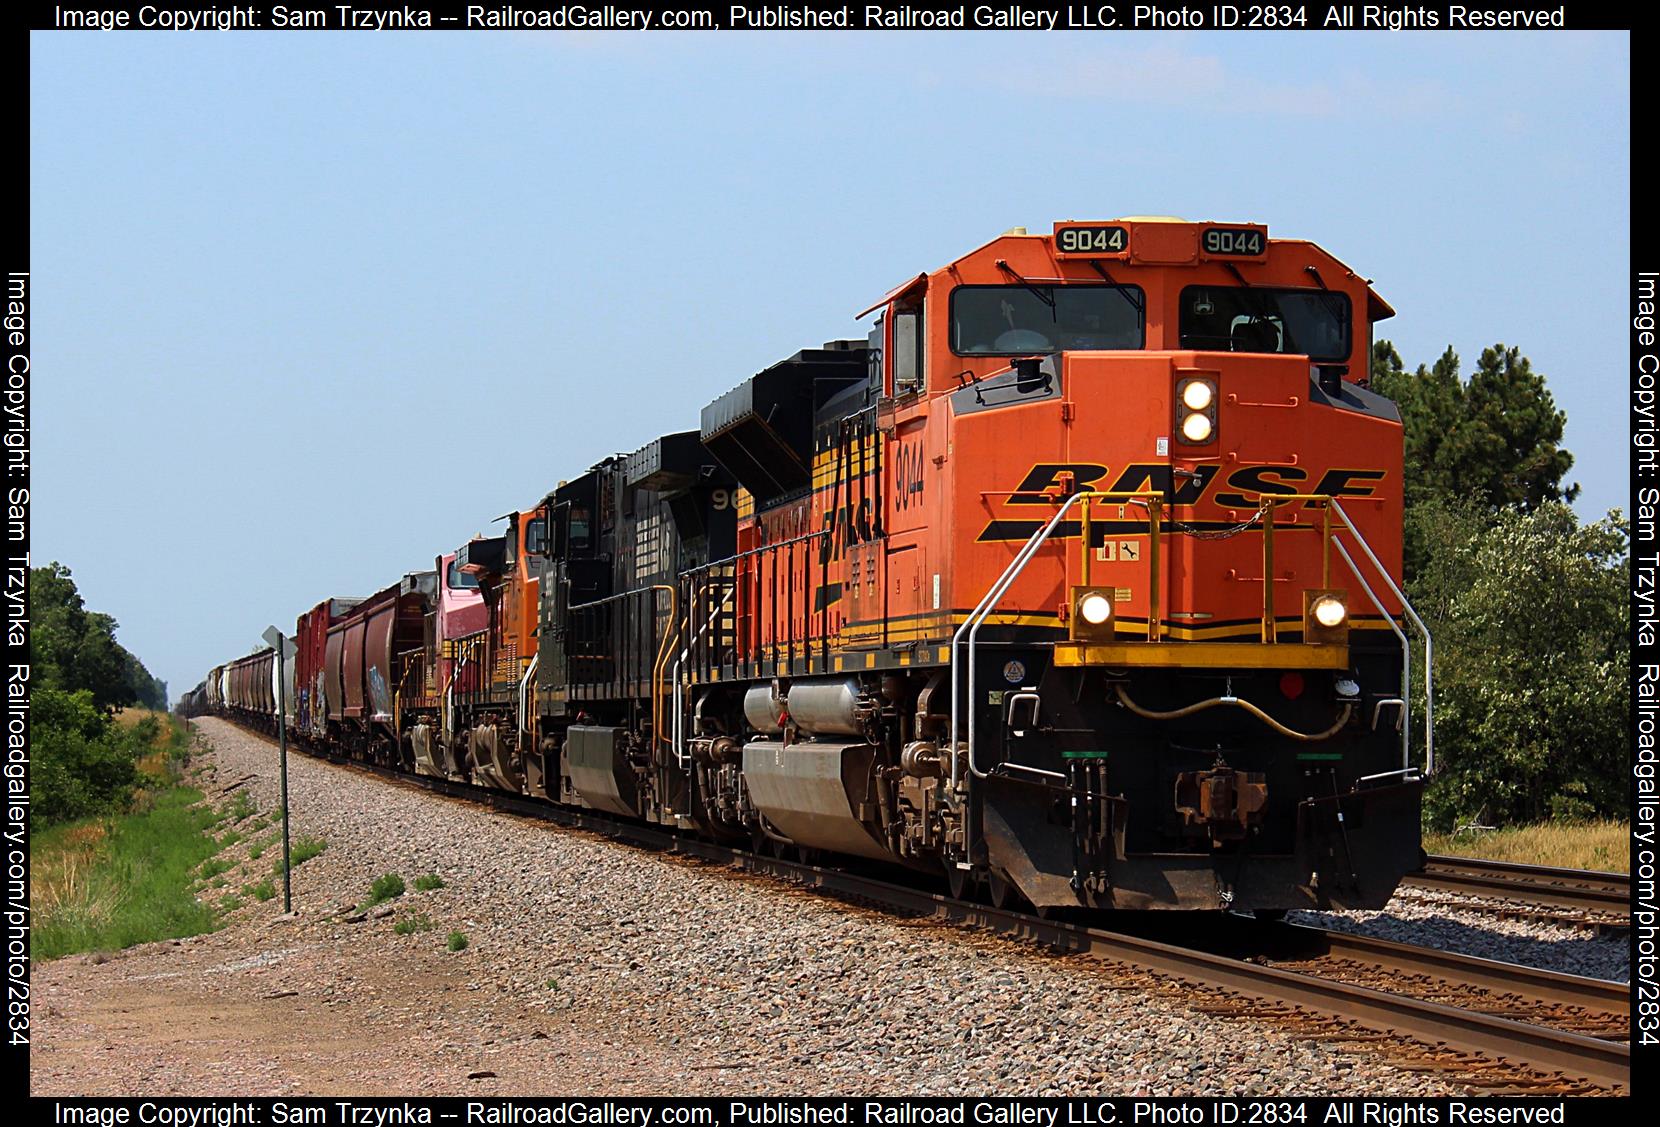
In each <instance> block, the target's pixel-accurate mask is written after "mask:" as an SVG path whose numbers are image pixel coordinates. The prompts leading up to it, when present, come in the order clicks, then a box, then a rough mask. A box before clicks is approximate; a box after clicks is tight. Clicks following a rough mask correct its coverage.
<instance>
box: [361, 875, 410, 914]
mask: <svg viewBox="0 0 1660 1127" xmlns="http://www.w3.org/2000/svg"><path fill="white" fill-rule="evenodd" d="M403 892H404V884H403V878H402V877H400V876H399V875H398V874H397V873H387V874H385V875H384V876H378V877H376V878H375V882H374V883H373V884H371V885H370V886H369V899H367V900H365V901H364V902H363V907H365V908H373V907H374V906H375V905H376V904H384V903H386V902H387V901H388V900H391V899H393V898H394V897H398V896H402V895H403Z"/></svg>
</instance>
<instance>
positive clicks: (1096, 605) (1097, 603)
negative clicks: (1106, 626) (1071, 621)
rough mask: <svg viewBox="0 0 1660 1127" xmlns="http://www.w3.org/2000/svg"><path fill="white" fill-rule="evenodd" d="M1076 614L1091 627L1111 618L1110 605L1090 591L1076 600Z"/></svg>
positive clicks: (1101, 595) (1100, 596) (1102, 596)
mask: <svg viewBox="0 0 1660 1127" xmlns="http://www.w3.org/2000/svg"><path fill="white" fill-rule="evenodd" d="M1078 614H1079V615H1080V616H1081V617H1082V618H1083V620H1084V621H1085V622H1087V623H1089V624H1090V625H1091V626H1099V625H1101V623H1103V622H1105V621H1106V620H1107V619H1109V618H1111V617H1112V603H1111V602H1109V601H1108V599H1107V597H1106V596H1105V595H1103V594H1101V593H1100V592H1098V591H1091V592H1090V593H1089V594H1087V595H1085V596H1084V597H1083V598H1082V599H1079V600H1078Z"/></svg>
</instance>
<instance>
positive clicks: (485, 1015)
mask: <svg viewBox="0 0 1660 1127" xmlns="http://www.w3.org/2000/svg"><path fill="white" fill-rule="evenodd" d="M199 724H200V727H201V730H202V731H203V732H204V734H205V735H207V736H208V737H209V739H210V740H211V741H212V743H213V744H214V747H215V749H216V750H215V756H216V759H217V767H218V771H219V777H220V778H221V779H223V780H226V781H229V780H234V779H236V778H238V777H240V776H241V775H242V774H246V773H257V774H258V776H259V777H258V778H257V779H255V780H253V781H251V782H249V783H248V784H246V785H245V787H244V788H243V789H246V790H249V791H251V792H252V795H253V799H254V801H255V802H256V804H257V805H258V807H259V809H261V810H266V809H269V808H271V807H272V806H273V805H274V804H275V802H276V781H275V777H276V772H275V764H274V756H273V755H272V751H271V748H270V745H269V743H267V742H266V741H264V740H263V739H261V738H258V737H255V736H252V735H249V734H247V733H244V732H240V731H238V730H236V729H234V728H232V727H230V726H229V725H227V724H225V723H223V722H220V721H215V720H205V721H200V722H199ZM290 785H291V789H292V795H293V810H294V834H295V837H296V839H298V838H300V837H303V836H310V837H317V838H324V839H326V840H327V841H328V848H327V849H326V850H325V851H324V852H323V853H321V854H320V855H318V856H317V857H315V858H314V859H312V860H311V861H309V862H307V863H306V864H305V865H303V866H301V867H300V868H298V869H296V870H295V904H296V908H297V913H296V917H295V918H294V919H291V920H278V919H276V918H275V917H276V915H277V913H278V912H279V911H280V907H279V906H278V903H280V902H278V903H266V904H249V905H247V906H245V907H244V908H242V909H239V910H238V911H237V912H236V913H234V914H233V915H232V916H231V917H230V919H229V921H228V926H227V927H226V928H225V929H224V930H222V931H220V932H217V933H214V934H211V935H206V936H201V937H198V938H196V939H194V940H187V941H184V942H183V943H181V944H180V945H177V946H174V945H170V944H159V945H153V946H151V947H148V948H138V949H135V950H133V951H131V952H127V953H124V954H122V955H120V956H118V957H116V958H114V959H112V960H110V961H109V962H106V963H103V964H101V965H95V964H94V963H93V962H92V961H91V960H89V959H83V958H75V959H67V960H62V961H59V962H55V963H50V964H44V965H42V966H40V967H39V968H37V974H38V982H39V986H38V991H39V995H40V997H41V998H42V999H43V1002H44V1005H43V1007H42V1009H43V1016H44V1020H43V1022H42V1027H43V1028H42V1038H41V1043H40V1050H39V1052H38V1053H37V1056H36V1058H35V1066H34V1077H33V1083H34V1087H35V1090H36V1092H41V1093H44V1092H56V1093H65V1094H67V1093H98V1092H111V1093H113V1092H119V1091H129V1092H130V1091H160V1092H178V1093H212V1092H222V1091H230V1090H236V1091H251V1092H261V1093H272V1094H276V1093H301V1092H305V1093H320V1094H321V1093H377V1094H394V1093H403V1092H416V1093H440V1092H443V1093H457V1094H461V1093H466V1094H481V1095H492V1094H514V1093H533V1092H548V1091H555V1092H569V1093H572V1094H582V1093H592V1092H614V1093H629V1094H652V1093H684V1094H691V1095H701V1094H713V1093H717V1092H719V1093H726V1094H736V1093H762V1092H773V1091H781V1090H794V1091H801V1092H807V1093H829V1092H854V1093H863V1092H900V1093H919V1094H950V1093H958V1092H966V1093H983V1092H986V1091H991V1090H997V1091H1005V1092H1011V1093H1014V1092H1032V1093H1045V1092H1052V1093H1082V1092H1152V1093H1169V1094H1193V1095H1198V1094H1215V1093H1237V1094H1274V1093H1283V1092H1288V1091H1318V1092H1344V1091H1365V1092H1367V1093H1369V1094H1370V1093H1382V1094H1393V1095H1422V1094H1442V1093H1463V1092H1468V1091H1471V1090H1472V1089H1471V1086H1470V1085H1469V1084H1468V1083H1467V1082H1465V1081H1464V1080H1462V1079H1461V1078H1460V1075H1459V1074H1458V1073H1456V1072H1452V1073H1448V1072H1417V1071H1409V1070H1408V1069H1407V1068H1403V1067H1395V1066H1392V1065H1389V1064H1386V1063H1384V1062H1383V1061H1382V1060H1380V1059H1379V1057H1380V1055H1389V1056H1394V1057H1397V1058H1399V1059H1403V1060H1407V1061H1409V1062H1410V1066H1411V1067H1423V1064H1424V1062H1423V1059H1422V1057H1419V1058H1417V1060H1416V1061H1415V1062H1413V1061H1411V1058H1410V1055H1409V1054H1407V1053H1406V1052H1405V1051H1404V1050H1400V1048H1399V1045H1398V1043H1389V1044H1384V1045H1380V1044H1379V1043H1375V1042H1368V1041H1350V1042H1346V1043H1345V1044H1343V1045H1337V1044H1327V1043H1324V1041H1323V1040H1321V1039H1320V1038H1322V1037H1329V1036H1331V1035H1330V1034H1329V1033H1320V1032H1319V1031H1316V1030H1312V1029H1308V1028H1305V1029H1303V1030H1302V1031H1301V1032H1297V1031H1295V1030H1293V1029H1292V1028H1289V1027H1286V1026H1284V1025H1275V1024H1272V1023H1269V1022H1266V1021H1261V1020H1259V1019H1258V1018H1257V1017H1254V1016H1246V1017H1228V1016H1224V1015H1217V1014H1206V1013H1202V1012H1199V1011H1198V1010H1197V1009H1196V1008H1195V1004H1196V1003H1197V1004H1200V1005H1204V1004H1207V1000H1205V999H1198V998H1196V997H1195V996H1194V994H1193V992H1192V990H1191V988H1190V987H1188V986H1185V985H1175V984H1172V983H1171V982H1170V981H1169V980H1168V979H1164V980H1160V979H1155V978H1153V977H1152V976H1149V975H1147V974H1145V973H1142V972H1134V971H1127V970H1124V969H1122V968H1116V967H1113V966H1111V965H1100V964H1092V963H1089V962H1087V961H1083V960H1078V959H1065V958H1060V957H1056V956H1054V955H1051V954H1048V953H1046V952H1045V951H1042V950H1032V949H1027V948H1025V947H1022V946H1018V945H1012V944H1009V943H1008V942H1006V941H1003V940H1000V939H995V938H993V937H990V936H986V935H982V934H980V933H977V932H974V931H963V930H960V929H953V930H946V929H941V928H938V927H935V926H933V925H932V924H931V923H929V922H924V921H915V920H904V919H895V918H893V917H891V916H887V915H880V914H876V913H872V912H870V911H867V910H863V909H859V908H856V907H852V906H849V905H847V904H842V903H837V902H834V901H829V900H826V899H823V898H820V897H817V896H813V895H810V894H808V893H806V892H793V891H791V890H787V889H780V888H779V887H778V886H777V885H776V884H770V883H763V882H758V881H754V880H751V879H749V878H746V877H744V876H742V875H741V874H737V873H734V872H731V871H729V870H727V869H724V868H717V867H713V866H709V865H705V864H699V863H692V862H687V861H677V860H675V859H673V858H670V857H666V856H663V855H657V854H652V853H647V852H643V851H641V850H638V849H633V848H629V847H627V846H623V845H619V844H617V843H614V842H611V841H606V840H601V839H598V838H595V837H592V836H590V835H582V834H572V833H565V832H552V831H550V830H549V829H548V827H546V826H543V825H538V824H535V823H532V822H529V821H525V820H522V819H518V818H513V817H506V816H503V815H501V814H499V813H496V812H493V811H491V810H488V809H486V808H483V807H480V806H477V805H474V804H471V803H466V802H461V801H455V800H444V799H439V798H435V797H434V796H432V795H430V794H428V793H426V792H424V791H421V790H418V789H415V788H413V787H403V786H390V785H388V784H387V783H386V782H385V781H383V780H381V779H377V778H374V777H371V776H368V775H366V774H363V773H361V772H357V771H352V770H347V769H342V768H338V767H334V766H331V765H328V764H325V763H322V762H319V761H315V760H312V759H309V758H307V757H305V756H301V755H295V756H292V757H291V759H290ZM388 872H395V873H400V874H402V875H403V876H404V878H405V879H406V880H408V881H410V882H411V884H412V883H413V881H414V878H415V877H417V876H419V875H421V874H424V873H428V872H436V873H438V874H439V875H440V876H442V878H443V880H444V882H445V885H444V887H443V888H441V889H436V890H433V891H430V892H423V893H419V894H416V893H414V892H413V891H412V892H410V893H407V894H406V895H405V896H404V897H400V898H398V899H397V900H394V901H392V902H391V906H392V907H393V908H394V911H393V914H392V915H389V916H386V917H384V918H378V919H377V918H375V916H374V914H373V912H371V913H370V914H369V918H367V919H366V920H365V921H364V922H362V923H357V924H348V923H345V922H344V921H343V920H342V919H341V918H340V917H339V915H338V914H337V913H338V911H339V909H341V908H342V907H345V906H347V905H357V904H360V903H361V902H362V901H363V900H364V899H365V898H366V897H367V895H368V891H369V887H370V885H371V883H372V882H373V881H374V880H375V878H377V877H379V876H381V875H383V874H385V873H388ZM414 912H423V913H426V914H427V915H428V916H429V917H430V918H431V920H432V921H433V927H432V929H431V930H429V931H416V932H413V933H410V934H406V935H398V934H396V932H395V927H396V924H397V923H398V922H399V921H400V920H401V919H403V918H404V917H405V916H406V915H409V914H412V913H414ZM452 930H461V931H465V932H466V933H467V935H468V936H469V938H470V943H469V945H468V947H467V948H466V949H465V950H463V951H460V952H456V953H451V952H449V951H447V950H445V943H444V938H445V936H446V935H447V933H449V932H450V931H452ZM289 992H292V993H289ZM1208 1004H1221V1005H1224V1006H1225V1003H1223V1000H1222V999H1220V998H1219V997H1214V996H1213V997H1211V998H1210V999H1208ZM1235 1008H1237V1007H1235ZM1310 1037H1313V1038H1315V1039H1309V1038H1310ZM479 1073H494V1075H492V1076H480V1077H478V1078H477V1079H469V1078H468V1077H469V1075H470V1074H479Z"/></svg>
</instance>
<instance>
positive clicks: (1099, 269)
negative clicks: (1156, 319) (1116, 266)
mask: <svg viewBox="0 0 1660 1127" xmlns="http://www.w3.org/2000/svg"><path fill="white" fill-rule="evenodd" d="M1089 264H1090V265H1091V266H1093V267H1095V272H1096V273H1097V274H1099V275H1101V277H1102V278H1104V279H1105V280H1106V283H1107V285H1109V286H1111V287H1112V288H1113V289H1114V290H1115V291H1117V292H1118V293H1119V294H1120V295H1121V296H1122V297H1123V298H1124V300H1125V301H1127V302H1129V303H1130V308H1131V309H1133V310H1135V318H1136V328H1138V329H1139V328H1145V327H1146V317H1147V314H1146V313H1145V312H1144V311H1143V307H1142V304H1141V299H1140V298H1139V297H1137V296H1136V295H1135V293H1134V292H1133V291H1132V290H1131V289H1130V287H1129V286H1126V285H1125V284H1124V283H1123V282H1120V281H1119V280H1118V279H1117V278H1114V277H1113V276H1112V275H1111V274H1109V273H1107V268H1106V267H1105V266H1102V265H1101V263H1100V262H1099V261H1097V260H1096V259H1093V258H1092V259H1090V260H1089Z"/></svg>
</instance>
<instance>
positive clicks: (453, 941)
mask: <svg viewBox="0 0 1660 1127" xmlns="http://www.w3.org/2000/svg"><path fill="white" fill-rule="evenodd" d="M444 946H445V947H447V948H448V949H449V950H451V951H465V950H466V949H467V933H466V932H464V931H452V932H450V937H449V938H448V939H447V940H445V941H444Z"/></svg>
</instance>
